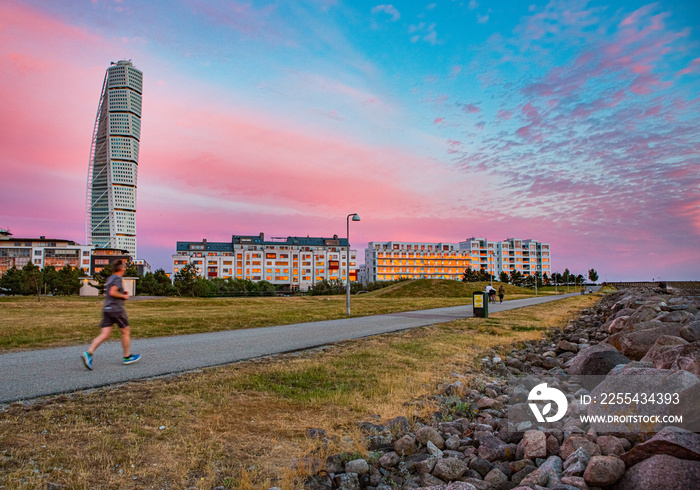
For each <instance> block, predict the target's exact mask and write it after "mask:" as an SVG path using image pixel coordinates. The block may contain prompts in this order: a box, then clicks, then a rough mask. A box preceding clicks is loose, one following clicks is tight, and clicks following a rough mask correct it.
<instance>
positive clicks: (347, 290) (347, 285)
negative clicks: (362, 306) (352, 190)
mask: <svg viewBox="0 0 700 490" xmlns="http://www.w3.org/2000/svg"><path fill="white" fill-rule="evenodd" d="M351 216H352V220H353V221H360V215H359V214H357V213H350V214H348V217H347V219H346V222H347V225H348V234H347V237H348V255H347V257H346V258H345V264H346V269H345V309H346V312H347V315H348V316H350V217H351Z"/></svg>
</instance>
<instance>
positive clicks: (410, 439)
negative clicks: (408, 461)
mask: <svg viewBox="0 0 700 490" xmlns="http://www.w3.org/2000/svg"><path fill="white" fill-rule="evenodd" d="M394 451H396V454H398V455H399V456H408V455H411V454H413V453H415V452H416V438H415V436H412V435H411V434H406V435H405V436H403V437H401V438H400V439H397V440H396V441H394Z"/></svg>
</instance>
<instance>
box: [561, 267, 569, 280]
mask: <svg viewBox="0 0 700 490" xmlns="http://www.w3.org/2000/svg"><path fill="white" fill-rule="evenodd" d="M561 278H562V280H563V281H564V282H565V283H566V284H569V280H570V279H571V272H569V269H564V274H562V276H561Z"/></svg>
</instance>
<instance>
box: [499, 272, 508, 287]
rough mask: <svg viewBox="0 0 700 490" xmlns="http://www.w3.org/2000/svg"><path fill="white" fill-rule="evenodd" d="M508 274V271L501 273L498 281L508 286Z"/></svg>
mask: <svg viewBox="0 0 700 490" xmlns="http://www.w3.org/2000/svg"><path fill="white" fill-rule="evenodd" d="M508 279H509V277H508V273H507V272H506V271H501V273H500V274H499V275H498V280H499V281H501V282H504V283H506V284H508Z"/></svg>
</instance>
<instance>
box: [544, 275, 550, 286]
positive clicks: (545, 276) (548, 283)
mask: <svg viewBox="0 0 700 490" xmlns="http://www.w3.org/2000/svg"><path fill="white" fill-rule="evenodd" d="M542 283H543V284H544V285H545V286H549V285H550V284H551V281H550V278H549V276H547V273H546V272H545V273H544V274H542Z"/></svg>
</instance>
